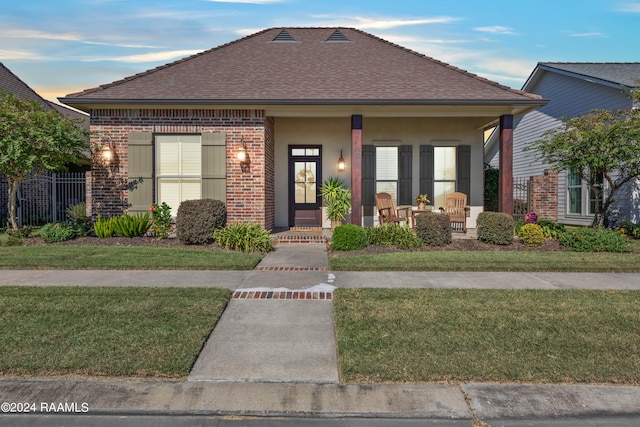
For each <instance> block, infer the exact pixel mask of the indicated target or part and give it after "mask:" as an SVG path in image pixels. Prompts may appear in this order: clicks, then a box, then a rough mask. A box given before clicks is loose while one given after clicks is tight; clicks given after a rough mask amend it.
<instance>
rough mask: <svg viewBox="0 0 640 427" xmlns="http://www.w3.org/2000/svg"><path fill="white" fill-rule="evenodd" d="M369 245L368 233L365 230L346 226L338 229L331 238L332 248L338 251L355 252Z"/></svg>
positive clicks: (350, 225) (349, 225) (351, 225)
mask: <svg viewBox="0 0 640 427" xmlns="http://www.w3.org/2000/svg"><path fill="white" fill-rule="evenodd" d="M367 245H368V240H367V232H366V231H365V230H364V228H362V227H360V226H358V225H353V224H345V225H340V226H338V227H336V228H335V229H334V230H333V236H332V237H331V248H332V249H335V250H337V251H354V250H359V249H364V248H366V247H367Z"/></svg>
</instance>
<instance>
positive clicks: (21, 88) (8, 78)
mask: <svg viewBox="0 0 640 427" xmlns="http://www.w3.org/2000/svg"><path fill="white" fill-rule="evenodd" d="M0 90H4V91H7V92H10V93H12V94H13V95H15V96H16V97H18V98H21V99H25V100H29V101H35V102H37V103H38V104H40V105H41V106H42V107H43V108H44V109H45V110H46V111H50V110H56V111H58V112H59V113H60V114H62V115H63V116H65V117H67V118H69V119H81V120H83V126H84V127H86V128H87V129H89V120H88V119H89V116H88V115H87V114H84V113H81V112H79V111H75V110H73V109H71V108H69V107H67V106H64V105H59V104H56V103H55V102H50V101H47V100H46V99H44V98H42V97H41V96H40V95H38V93H36V91H34V90H33V89H31V87H29V85H27V84H26V83H25V82H23V81H22V80H21V79H20V78H19V77H18V76H16V75H15V74H13V73H12V72H11V70H9V69H8V68H7V67H5V66H4V64H2V63H0ZM86 169H87V168H86V167H76V166H75V165H73V166H70V170H75V171H77V172H83V171H85V170H86ZM51 178H52V177H51V175H47V176H46V177H43V178H42V179H35V180H30V181H28V182H23V184H22V186H21V196H22V200H19V204H20V205H21V208H22V209H21V212H20V214H19V217H20V218H19V221H20V222H21V223H22V224H30V225H40V224H41V223H43V222H48V221H52V220H59V219H62V218H61V216H60V215H59V213H60V212H62V213H64V212H65V210H66V208H67V207H68V206H69V205H70V204H74V203H78V202H80V201H83V200H84V182H83V181H84V180H83V179H82V178H77V177H75V176H73V177H71V176H65V177H64V178H63V179H58V180H57V181H55V180H54V181H52V179H51ZM67 181H68V182H67ZM53 182H56V185H53ZM78 187H80V188H78ZM7 189H8V184H7V181H6V179H5V177H4V176H3V175H0V225H4V223H5V221H6V218H7V217H8V212H7V204H8V194H7V193H8V190H7ZM56 193H60V195H59V196H57V194H56ZM52 203H54V204H55V205H56V209H51V207H50V206H51V204H52Z"/></svg>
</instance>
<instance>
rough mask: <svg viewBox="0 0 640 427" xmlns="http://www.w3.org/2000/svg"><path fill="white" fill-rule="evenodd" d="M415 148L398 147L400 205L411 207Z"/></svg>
mask: <svg viewBox="0 0 640 427" xmlns="http://www.w3.org/2000/svg"><path fill="white" fill-rule="evenodd" d="M412 150H413V146H411V145H401V146H400V147H398V187H399V188H398V205H411V202H412V200H413V196H412V195H411V191H412V189H411V177H412V168H411V155H412Z"/></svg>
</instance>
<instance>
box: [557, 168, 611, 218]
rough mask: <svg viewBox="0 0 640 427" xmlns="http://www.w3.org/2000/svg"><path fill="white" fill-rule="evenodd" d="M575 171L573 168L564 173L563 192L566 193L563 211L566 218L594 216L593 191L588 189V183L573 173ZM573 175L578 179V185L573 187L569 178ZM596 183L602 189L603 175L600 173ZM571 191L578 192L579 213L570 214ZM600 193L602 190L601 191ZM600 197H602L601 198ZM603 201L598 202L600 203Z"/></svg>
mask: <svg viewBox="0 0 640 427" xmlns="http://www.w3.org/2000/svg"><path fill="white" fill-rule="evenodd" d="M574 171H575V169H574V168H570V169H568V170H567V171H566V176H565V191H566V193H565V194H566V206H565V211H566V215H567V216H568V217H590V216H593V215H595V209H594V208H595V195H594V193H593V191H592V190H591V189H590V188H589V183H588V182H587V181H585V180H583V179H582V178H581V177H580V175H579V174H578V173H577V172H574ZM573 174H575V175H576V176H577V177H578V178H579V179H580V183H579V184H574V185H570V178H571V176H572V175H573ZM597 181H598V182H599V183H600V185H601V187H602V188H603V187H604V177H603V175H602V174H601V173H600V174H599V176H598V178H597ZM572 189H579V190H580V201H579V202H580V203H579V207H580V212H571V206H572V203H571V200H572V197H571V190H572ZM601 192H602V190H601ZM601 197H602V196H601ZM602 202H603V200H602V199H601V200H600V203H602Z"/></svg>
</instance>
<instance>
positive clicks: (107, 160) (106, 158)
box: [100, 144, 116, 166]
mask: <svg viewBox="0 0 640 427" xmlns="http://www.w3.org/2000/svg"><path fill="white" fill-rule="evenodd" d="M100 158H101V159H102V163H104V164H105V166H111V164H112V163H114V162H115V159H116V153H115V152H114V151H113V148H111V144H106V145H103V146H102V148H101V149H100Z"/></svg>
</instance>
